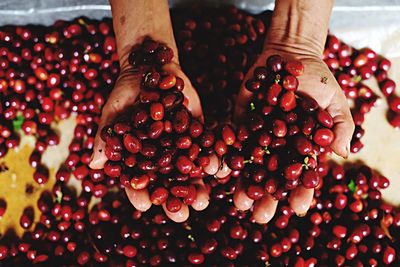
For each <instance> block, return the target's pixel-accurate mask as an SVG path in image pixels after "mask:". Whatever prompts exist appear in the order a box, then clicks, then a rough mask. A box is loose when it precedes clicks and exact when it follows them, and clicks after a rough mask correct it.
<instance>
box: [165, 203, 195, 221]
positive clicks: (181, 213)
mask: <svg viewBox="0 0 400 267" xmlns="http://www.w3.org/2000/svg"><path fill="white" fill-rule="evenodd" d="M162 207H163V209H164V212H165V214H166V215H167V216H168V217H169V218H170V219H171V220H173V221H174V222H176V223H182V222H184V221H186V220H187V219H188V218H189V207H188V206H187V205H186V204H182V207H181V209H180V210H178V211H177V212H170V211H169V210H168V209H167V206H166V204H165V203H163V204H162Z"/></svg>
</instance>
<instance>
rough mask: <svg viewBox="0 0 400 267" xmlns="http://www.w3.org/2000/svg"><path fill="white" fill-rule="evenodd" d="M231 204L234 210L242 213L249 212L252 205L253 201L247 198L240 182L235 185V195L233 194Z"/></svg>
mask: <svg viewBox="0 0 400 267" xmlns="http://www.w3.org/2000/svg"><path fill="white" fill-rule="evenodd" d="M233 203H234V204H235V206H236V208H238V209H239V210H243V211H245V210H249V209H250V208H251V207H252V206H253V204H254V200H253V199H251V198H249V197H248V196H247V194H246V192H245V190H244V189H243V187H242V184H241V182H240V181H238V182H237V184H236V189H235V193H234V194H233Z"/></svg>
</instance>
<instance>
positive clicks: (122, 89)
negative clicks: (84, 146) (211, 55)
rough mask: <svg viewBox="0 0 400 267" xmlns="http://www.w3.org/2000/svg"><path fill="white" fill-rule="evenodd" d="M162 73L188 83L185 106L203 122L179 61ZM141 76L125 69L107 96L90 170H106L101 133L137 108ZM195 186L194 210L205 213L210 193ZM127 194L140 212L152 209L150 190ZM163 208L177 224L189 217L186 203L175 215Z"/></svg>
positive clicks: (188, 82)
mask: <svg viewBox="0 0 400 267" xmlns="http://www.w3.org/2000/svg"><path fill="white" fill-rule="evenodd" d="M163 70H164V71H166V72H168V73H171V74H173V75H175V76H178V77H180V78H182V79H183V81H184V84H185V87H184V90H183V94H184V95H185V97H186V99H187V100H188V101H185V103H187V108H188V109H189V110H190V111H191V113H192V115H193V116H194V117H195V118H197V119H199V120H200V121H203V115H202V109H201V103H200V99H199V97H198V95H197V93H196V90H195V89H194V88H193V86H192V84H191V82H190V80H189V79H188V77H187V76H186V75H185V74H184V73H183V72H182V70H181V68H180V66H179V64H178V63H176V62H171V63H169V64H167V65H164V66H163ZM142 75H143V73H137V72H135V71H134V70H132V69H130V68H126V69H125V70H122V71H121V73H120V76H119V78H118V79H117V82H116V84H115V87H114V89H113V90H112V92H111V94H110V96H109V97H108V100H107V102H106V103H105V105H104V107H103V110H102V114H101V118H100V122H99V126H98V131H97V134H96V137H95V143H94V148H93V154H92V160H91V162H90V164H89V166H90V168H92V169H102V168H103V167H104V164H105V163H106V161H107V157H106V156H105V153H104V151H105V143H104V141H103V140H102V139H101V138H100V131H101V129H102V128H103V127H104V126H106V125H108V124H111V123H112V122H113V121H114V120H115V119H116V118H117V117H118V116H120V115H121V114H122V113H123V112H124V111H125V110H126V109H128V108H129V107H130V106H132V105H134V103H135V102H136V99H137V97H138V95H139V93H140V83H141V80H142ZM193 183H194V184H195V186H196V188H197V198H196V200H195V201H194V203H193V204H192V207H193V208H194V209H195V210H203V209H205V208H206V207H207V206H208V203H209V194H208V191H207V189H206V187H205V185H204V183H203V181H202V180H201V179H197V180H194V182H193ZM125 191H126V194H127V196H128V198H129V200H130V202H131V203H132V205H133V206H134V207H135V208H136V209H137V210H140V211H146V210H148V209H149V208H150V207H151V205H152V203H151V201H150V195H149V192H148V190H147V189H143V190H135V189H133V188H125ZM163 209H164V211H165V213H166V214H167V216H168V217H169V218H170V219H172V220H174V221H176V222H183V221H185V220H186V219H187V218H188V217H189V208H188V206H187V205H185V204H183V205H182V208H181V209H180V210H179V211H178V212H176V213H171V212H169V211H168V210H167V209H166V207H165V205H163Z"/></svg>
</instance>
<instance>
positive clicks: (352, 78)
mask: <svg viewBox="0 0 400 267" xmlns="http://www.w3.org/2000/svg"><path fill="white" fill-rule="evenodd" d="M323 58H324V61H325V63H326V64H327V65H328V67H329V69H330V70H331V71H332V73H333V74H334V75H335V77H336V79H337V81H338V83H339V85H340V86H341V87H342V89H343V92H344V93H345V95H346V97H347V98H348V99H351V100H352V102H353V110H352V115H353V120H354V123H355V124H356V130H355V132H354V134H353V139H352V141H351V148H350V151H351V152H352V153H357V152H358V151H360V149H362V148H363V146H364V144H363V143H362V142H361V140H360V139H361V137H362V136H363V135H364V129H363V128H362V124H363V123H364V118H365V115H366V114H367V113H368V112H369V111H370V110H371V108H372V107H373V106H374V105H375V104H376V101H377V99H378V98H379V96H378V95H376V94H375V93H374V92H373V91H372V90H371V88H369V87H368V86H367V85H365V84H364V83H363V81H365V80H369V79H370V78H372V77H375V78H376V80H377V82H378V84H379V88H380V89H381V92H382V94H383V96H384V97H385V98H386V99H387V101H388V104H389V111H388V121H389V123H390V124H391V125H392V126H393V127H395V128H399V127H400V116H399V115H398V114H399V113H400V106H399V105H400V104H399V103H400V100H399V97H398V96H396V95H395V89H396V83H395V82H394V81H393V80H392V79H390V78H389V74H388V72H389V70H390V67H391V63H390V61H389V60H388V59H386V58H384V57H382V56H380V55H377V54H376V53H375V52H374V51H373V50H371V49H369V48H363V49H360V50H357V49H355V48H352V47H350V46H348V45H347V44H345V43H342V42H341V41H340V40H339V39H338V38H336V37H335V36H334V35H329V36H328V39H327V42H326V45H325V50H324V53H323Z"/></svg>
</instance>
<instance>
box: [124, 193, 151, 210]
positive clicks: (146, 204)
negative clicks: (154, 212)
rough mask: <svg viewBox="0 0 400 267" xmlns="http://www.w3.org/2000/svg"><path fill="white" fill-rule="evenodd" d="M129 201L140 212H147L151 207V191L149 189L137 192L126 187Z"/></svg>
mask: <svg viewBox="0 0 400 267" xmlns="http://www.w3.org/2000/svg"><path fill="white" fill-rule="evenodd" d="M125 192H126V195H127V196H128V199H129V201H130V202H131V203H132V205H133V206H134V207H135V209H137V210H139V211H147V210H148V209H150V207H151V201H150V196H149V191H147V189H141V190H135V189H132V188H128V187H125Z"/></svg>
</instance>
